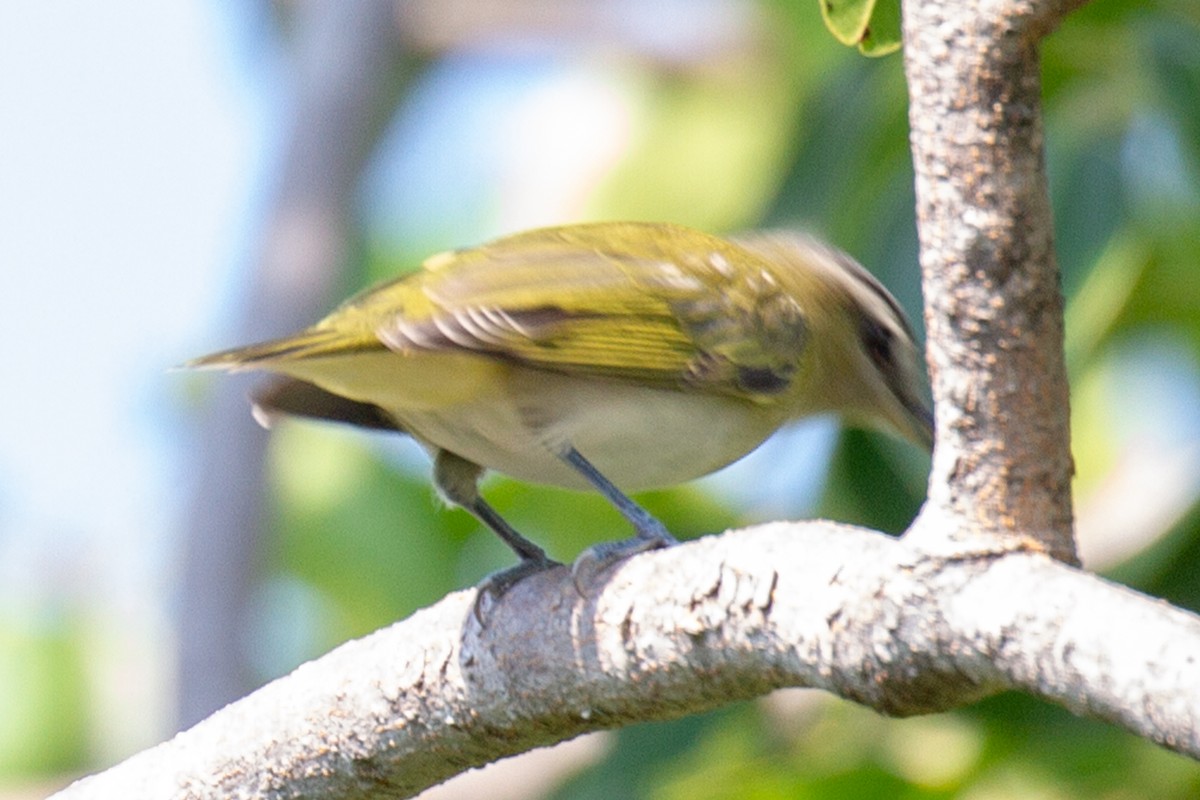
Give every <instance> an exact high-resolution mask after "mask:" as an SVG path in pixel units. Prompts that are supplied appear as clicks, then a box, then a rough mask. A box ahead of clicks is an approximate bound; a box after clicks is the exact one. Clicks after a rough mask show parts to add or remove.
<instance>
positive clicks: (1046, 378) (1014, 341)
mask: <svg viewBox="0 0 1200 800" xmlns="http://www.w3.org/2000/svg"><path fill="white" fill-rule="evenodd" d="M1078 5H1082V0H1069V1H1068V2H1063V1H1062V0H1060V1H1059V2H1033V1H1032V0H990V1H989V2H982V3H960V2H953V0H947V1H945V2H940V1H939V2H926V1H925V0H922V2H910V3H904V4H903V25H904V42H905V60H904V63H905V74H906V77H907V80H908V92H909V125H910V128H911V144H912V152H913V165H914V168H915V170H916V189H917V221H918V233H919V234H920V242H921V272H922V286H923V289H924V293H925V298H926V303H925V324H926V333H927V338H928V351H927V360H928V364H929V372H930V379H931V381H932V384H933V396H934V398H935V413H936V417H937V425H936V427H937V442H938V444H937V447H936V449H935V452H934V458H933V469H932V472H931V474H930V479H929V502H928V504H927V505H926V507H925V509H924V511H923V513H922V519H921V520H920V521H919V522H918V524H917V525H916V526H914V529H913V532H912V533H913V535H914V536H920V537H923V538H929V539H933V540H940V541H939V544H938V546H939V547H944V546H945V544H946V542H945V540H946V539H947V537H949V539H950V540H951V541H953V542H956V543H958V544H959V545H961V546H963V547H964V549H978V548H980V547H989V546H991V547H1000V548H1006V547H1013V546H1029V547H1032V548H1034V549H1041V550H1044V551H1046V552H1049V553H1050V554H1052V555H1053V556H1054V557H1056V558H1059V559H1061V560H1064V561H1067V562H1071V563H1075V562H1076V556H1075V543H1074V538H1073V535H1072V512H1071V476H1072V472H1073V466H1072V462H1071V453H1070V412H1069V400H1068V387H1067V375H1066V366H1065V359H1064V355H1063V300H1062V292H1061V290H1060V288H1059V273H1058V267H1057V264H1056V262H1055V258H1054V228H1053V217H1052V215H1051V213H1050V201H1049V196H1048V193H1047V188H1046V177H1045V175H1046V174H1045V165H1044V151H1043V133H1042V111H1041V108H1042V107H1041V59H1040V57H1039V52H1038V46H1039V44H1040V40H1041V38H1042V37H1043V36H1045V35H1046V34H1047V33H1048V32H1049V31H1050V30H1051V29H1052V28H1053V27H1054V26H1055V25H1056V24H1057V22H1058V20H1059V19H1060V18H1061V17H1062V16H1063V15H1064V14H1065V13H1067V11H1069V10H1070V9H1071V8H1073V7H1075V6H1078ZM988 540H990V543H989V541H988Z"/></svg>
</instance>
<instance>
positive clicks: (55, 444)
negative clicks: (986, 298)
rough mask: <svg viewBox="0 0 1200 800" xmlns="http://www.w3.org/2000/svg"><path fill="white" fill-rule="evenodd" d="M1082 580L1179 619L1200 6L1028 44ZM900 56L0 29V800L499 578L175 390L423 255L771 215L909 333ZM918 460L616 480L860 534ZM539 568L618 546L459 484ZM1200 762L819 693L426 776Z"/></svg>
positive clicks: (980, 782)
mask: <svg viewBox="0 0 1200 800" xmlns="http://www.w3.org/2000/svg"><path fill="white" fill-rule="evenodd" d="M1044 60H1045V75H1046V82H1045V88H1046V122H1047V133H1048V165H1049V169H1050V175H1051V188H1052V192H1053V199H1054V209H1055V214H1056V225H1057V232H1058V245H1059V260H1060V264H1061V267H1062V270H1063V286H1064V291H1065V292H1066V294H1067V297H1068V309H1067V336H1068V342H1067V347H1068V358H1069V365H1070V369H1071V377H1072V388H1073V396H1072V411H1073V428H1074V441H1073V448H1074V453H1075V457H1076V462H1077V467H1078V479H1077V482H1076V498H1077V510H1078V514H1079V534H1080V538H1081V545H1082V549H1083V556H1084V560H1085V563H1087V565H1088V566H1090V567H1092V568H1094V569H1097V570H1100V571H1102V572H1103V573H1105V574H1107V575H1109V576H1111V577H1113V578H1115V579H1116V580H1119V581H1122V582H1126V583H1129V584H1131V585H1133V586H1134V587H1136V588H1138V589H1140V590H1143V591H1146V592H1150V593H1152V594H1155V595H1159V596H1162V597H1165V598H1167V599H1168V600H1170V601H1171V602H1173V603H1177V604H1180V605H1182V606H1184V607H1187V608H1191V609H1200V568H1198V566H1197V565H1200V509H1198V505H1197V498H1198V497H1200V278H1198V276H1200V272H1198V271H1197V267H1198V262H1200V113H1197V98H1200V7H1198V6H1197V5H1196V4H1195V3H1194V2H1192V0H1157V2H1155V1H1152V2H1141V1H1140V0H1139V1H1138V2H1134V0H1103V2H1095V3H1092V4H1091V5H1089V6H1088V7H1086V8H1085V9H1083V10H1082V11H1081V12H1079V13H1077V14H1075V15H1073V16H1072V17H1071V18H1070V19H1069V20H1068V21H1067V23H1066V24H1065V25H1064V26H1063V27H1062V29H1061V30H1060V31H1059V32H1057V33H1056V34H1054V36H1053V37H1052V38H1051V39H1050V40H1049V42H1048V45H1047V47H1046V52H1045V59H1044ZM905 115H906V102H905V89H904V83H903V75H902V65H901V60H900V56H899V54H894V55H891V56H887V57H883V58H879V59H868V58H865V57H864V56H862V55H861V54H859V53H858V52H857V51H855V50H854V49H850V48H846V47H843V46H842V45H840V44H838V43H837V42H836V41H835V40H834V38H833V37H832V36H831V35H830V34H829V33H828V32H827V31H826V29H825V28H824V27H823V25H822V22H821V19H820V14H819V5H818V3H817V2H816V1H815V0H660V2H656V3H641V2H636V0H610V2H607V3H593V2H588V0H496V1H495V2H491V3H487V4H479V3H472V2H468V0H409V1H407V2H398V1H397V2H380V1H379V0H360V1H359V2H336V1H335V0H296V1H295V2H276V3H268V2H198V1H197V0H178V1H177V2H174V3H151V2H136V1H135V0H110V2H108V3H105V4H102V5H94V4H83V3H64V2H54V1H53V0H51V1H49V2H47V1H46V0H9V2H6V3H4V4H3V5H0V312H2V313H0V333H2V335H0V347H2V348H3V350H2V352H3V363H4V365H5V366H6V372H7V376H8V377H7V379H6V381H5V385H7V386H8V389H7V390H5V391H4V393H3V398H2V399H0V798H4V800H12V799H13V798H25V797H39V796H43V795H44V794H46V793H48V792H49V791H51V790H53V789H54V788H56V787H58V786H59V785H61V784H62V783H63V782H65V781H67V780H69V779H70V778H72V777H74V776H77V775H79V774H81V773H83V772H87V771H93V770H95V769H98V768H101V767H103V766H107V765H109V764H111V763H114V762H115V761H117V760H120V759H121V758H123V757H125V756H127V755H129V754H131V753H133V752H135V751H137V750H140V749H142V748H144V747H147V746H149V745H152V744H154V743H156V742H158V741H160V740H162V739H164V738H166V737H168V736H170V735H171V734H172V733H173V732H174V731H176V730H178V729H179V728H180V727H186V726H188V725H190V724H192V723H194V722H195V721H197V720H198V719H200V718H202V717H203V716H205V715H206V714H208V713H210V712H211V711H212V710H214V709H215V708H217V707H219V706H221V705H223V704H224V703H226V702H228V701H230V700H232V699H234V698H236V697H238V696H241V695H242V694H244V693H246V692H247V691H249V690H251V689H253V688H254V687H256V686H259V685H261V684H262V683H264V682H266V681H268V680H270V679H272V678H274V677H277V676H279V675H281V674H284V673H286V672H288V671H289V670H290V669H292V668H293V667H295V666H296V665H297V664H299V663H300V662H302V661H304V660H306V659H309V658H312V657H315V656H317V655H319V654H321V653H322V652H325V651H326V650H328V649H329V648H331V647H333V646H335V645H336V644H338V643H339V642H342V641H345V640H346V639H348V638H352V637H356V636H361V635H363V634H366V633H368V632H370V631H372V630H374V629H376V628H378V627H380V626H383V625H386V624H388V623H390V622H392V621H394V620H397V619H400V618H402V617H404V616H406V615H408V614H409V613H411V612H412V611H413V610H415V609H417V608H420V607H422V606H425V605H428V604H430V603H433V602H435V601H436V600H437V599H438V598H440V597H441V596H443V595H444V594H445V593H447V592H449V591H451V590H454V589H457V588H462V587H466V586H469V585H472V584H474V583H475V582H477V581H478V580H479V579H480V578H481V577H482V576H483V575H484V574H486V573H487V572H489V571H491V570H494V569H497V568H500V567H503V566H505V565H507V564H509V563H510V562H511V560H512V557H511V554H509V553H508V552H507V551H506V549H505V548H504V547H503V545H501V544H500V543H499V542H498V541H497V540H496V539H495V537H493V536H492V535H490V534H489V533H487V532H485V531H481V530H480V528H479V526H478V525H477V524H476V523H475V522H474V521H473V519H472V518H471V517H469V516H468V515H467V514H465V513H463V512H460V511H443V510H441V509H439V508H438V505H437V503H436V502H435V501H434V499H433V493H432V491H431V489H430V487H429V482H428V465H427V463H426V461H425V459H424V456H423V455H422V454H421V453H420V452H419V451H418V450H417V449H416V448H415V447H414V446H412V445H411V443H406V442H404V441H400V440H399V439H398V438H395V439H390V438H387V437H368V436H364V435H359V434H356V433H354V432H352V431H349V430H344V429H341V428H337V427H332V426H322V425H315V424H284V425H282V426H280V427H278V428H277V429H276V430H275V431H273V432H272V433H271V435H270V436H268V435H267V434H266V433H265V432H264V431H261V430H260V429H258V428H257V426H255V425H254V423H253V422H252V421H251V419H250V416H249V410H248V407H247V403H246V400H245V395H246V391H247V387H248V386H249V385H250V384H249V383H248V382H247V381H244V380H239V379H236V378H222V377H215V376H209V375H200V376H197V375H191V374H185V373H181V372H172V371H171V368H172V367H173V366H174V365H177V364H179V363H180V362H182V361H184V360H186V359H187V358H190V357H193V356H196V355H199V354H202V353H204V352H207V351H209V350H213V349H217V348H221V347H226V346H230V345H234V344H240V343H244V342H246V341H248V340H251V339H258V338H264V337H267V336H272V335H279V334H284V333H289V332H291V331H293V330H295V329H297V328H299V327H302V326H304V325H306V324H308V323H310V322H312V321H314V320H315V319H316V318H318V317H319V316H320V315H321V314H322V313H323V312H325V311H327V310H328V309H330V308H331V307H332V306H333V305H334V304H335V303H336V302H337V301H338V300H340V299H341V298H342V297H344V296H345V295H347V294H349V293H350V292H352V291H354V290H355V289H357V288H360V287H362V286H363V285H365V284H367V283H370V282H372V281H375V280H378V279H380V278H383V277H386V276H390V275H394V274H397V273H399V272H402V271H405V270H411V269H414V268H416V267H417V266H418V264H419V263H420V261H421V260H422V259H423V258H424V257H425V256H427V255H429V254H431V253H433V252H436V251H439V250H441V249H445V248H449V247H455V246H460V245H468V244H473V243H478V242H480V241H482V240H485V239H487V238H489V237H493V236H497V235H501V234H504V233H507V232H512V231H515V230H519V229H524V228H529V227H534V226H539V225H548V224H557V223H566V222H575V221H581V220H592V219H645V220H669V221H674V222H680V223H684V224H688V225H692V226H695V227H699V228H702V229H705V230H709V231H713V232H731V231H737V230H739V229H743V228H747V227H760V226H792V227H801V228H805V229H809V230H812V231H815V232H817V233H819V234H821V235H823V236H825V237H826V238H828V239H830V240H831V241H833V242H834V243H836V244H837V245H839V246H841V247H842V248H844V249H846V250H848V251H849V252H851V253H852V254H854V255H855V256H856V257H857V258H859V259H860V260H861V261H862V262H863V263H864V264H866V265H867V266H868V267H869V268H870V269H871V270H872V271H874V272H875V273H876V274H877V275H879V276H880V278H881V279H882V280H883V281H884V282H885V283H886V284H888V285H889V286H890V287H891V288H892V289H893V290H894V291H895V293H896V294H897V296H898V297H899V298H900V300H901V302H902V303H903V304H904V305H906V306H907V307H908V308H909V310H910V313H911V314H912V315H913V316H914V319H915V320H916V321H917V323H918V325H919V318H920V311H919V309H920V294H919V286H918V275H917V265H916V254H917V246H916V233H915V223H914V219H913V197H912V172H911V165H910V163H909V155H908V151H907V138H906V137H907V121H906V116H905ZM927 467H928V462H927V459H926V458H925V457H924V456H923V455H922V454H920V453H917V452H915V451H914V450H913V449H912V448H910V447H909V446H907V445H905V444H902V443H899V442H894V441H891V440H887V439H884V438H881V437H877V436H875V435H872V434H865V433H860V432H854V431H842V430H841V429H840V428H839V427H838V426H837V424H836V422H835V421H832V420H817V421H813V422H810V423H805V424H802V425H798V426H796V427H795V428H793V429H791V430H788V431H786V432H785V433H783V434H781V435H779V436H777V437H776V438H775V439H773V440H771V441H770V442H769V443H767V444H766V445H765V446H764V447H763V448H762V449H760V450H759V451H758V452H756V453H755V454H752V455H751V456H750V457H748V458H747V459H745V460H744V461H743V462H741V463H739V464H737V465H735V466H733V467H731V468H730V469H728V470H726V471H724V472H722V473H720V474H718V475H716V476H713V477H711V478H708V479H705V480H703V481H700V482H697V483H695V484H692V485H689V486H684V487H681V488H677V489H673V490H671V491H664V492H657V493H651V494H649V495H645V496H642V497H641V499H642V500H643V501H644V502H645V504H646V505H647V506H648V507H649V508H650V509H651V510H652V511H654V512H655V513H656V514H658V515H659V516H660V518H661V519H663V520H664V521H665V522H666V523H667V525H668V526H669V527H670V528H671V529H672V530H673V531H675V532H676V533H677V534H680V535H682V536H685V537H690V536H697V535H701V534H704V533H710V532H715V531H719V530H722V529H724V528H726V527H729V526H734V525H743V524H749V523H752V522H754V521H758V520H765V519H773V518H779V517H808V516H817V515H821V516H828V517H833V518H835V519H840V520H846V521H850V522H857V523H863V524H867V525H871V526H874V527H878V528H881V529H883V530H886V531H892V532H899V531H901V530H903V529H904V527H905V526H906V524H907V523H908V521H909V520H910V519H911V517H912V515H913V514H914V512H915V510H916V509H917V507H918V506H919V504H920V502H921V499H922V495H923V491H924V481H925V470H926V469H927ZM485 492H486V494H487V496H488V497H489V499H490V500H491V501H492V502H493V504H494V505H495V506H497V508H498V509H499V510H500V511H501V513H503V514H504V515H505V516H506V517H508V518H509V519H510V520H511V521H512V522H513V523H514V524H515V525H516V526H517V527H518V528H519V529H521V530H523V531H526V532H528V533H529V534H530V535H532V536H533V537H534V538H535V539H537V540H538V541H539V542H541V543H543V544H545V545H547V547H548V549H549V550H550V551H551V553H552V554H553V555H555V556H556V557H558V558H560V559H568V560H569V559H570V558H572V557H573V556H574V554H575V553H576V552H578V550H580V549H581V548H583V547H585V546H586V545H588V544H591V543H593V542H595V541H597V540H599V539H602V538H611V537H613V536H615V535H623V528H622V522H621V521H620V520H619V518H617V517H616V516H615V514H614V512H612V511H611V510H610V509H609V508H608V507H607V505H606V504H605V503H604V502H603V501H601V500H599V499H598V498H594V497H588V496H581V495H576V494H573V493H569V492H563V491H557V490H552V489H546V488H543V487H534V486H526V485H521V484H517V483H514V482H510V481H507V480H505V479H503V478H494V479H492V480H490V481H489V483H488V484H487V485H486V486H485ZM1198 793H1200V767H1198V766H1197V765H1195V764H1194V763H1192V762H1190V761H1187V760H1185V759H1183V758H1180V757H1177V756H1174V755H1171V754H1169V753H1166V752H1164V751H1162V750H1160V749H1158V748H1156V747H1154V746H1152V745H1148V744H1146V743H1143V742H1141V741H1139V740H1137V739H1135V738H1133V737H1131V736H1128V735H1126V734H1123V733H1120V732H1118V731H1115V730H1113V729H1112V728H1110V727H1108V726H1106V725H1102V724H1100V723H1095V722H1090V721H1084V720H1079V719H1076V718H1074V717H1072V716H1071V715H1070V714H1068V713H1067V712H1065V711H1063V710H1061V709H1059V708H1057V707H1055V706H1051V705H1048V704H1045V703H1042V702H1040V701H1037V700H1033V699H1030V698H1028V697H1022V696H1015V695H1005V696H1001V697H997V698H994V699H991V700H988V701H986V702H984V703H981V704H979V705H977V706H974V707H972V708H969V709H965V710H963V711H961V712H959V713H955V714H947V715H940V716H935V717H928V718H920V719H913V720H886V719H882V718H880V717H878V716H877V715H875V714H874V713H872V712H870V711H866V710H863V709H861V708H858V707H855V706H853V705H851V704H849V703H846V702H842V701H839V700H836V699H833V698H830V697H827V696H825V695H821V694H819V693H815V692H805V691H789V692H781V693H777V694H775V695H772V696H771V697H768V698H765V699H763V700H761V701H759V702H754V703H746V704H741V705H737V706H734V707H731V708H727V709H723V710H720V711H717V712H714V713H711V714H708V715H703V716H698V717H690V718H687V719H684V720H679V721H677V722H672V723H664V724H656V725H645V726H635V727H633V728H629V729H626V730H622V731H619V732H613V733H607V734H601V735H595V736H589V737H583V738H581V739H579V740H576V741H574V742H571V743H568V744H567V745H564V746H561V747H558V748H552V749H549V750H545V751H539V752H537V753H533V754H530V755H529V756H527V757H523V758H518V759H511V760H509V761H506V762H503V763H502V764H500V765H498V766H497V767H494V768H489V770H485V771H482V772H479V773H474V774H472V775H469V776H466V777H465V778H464V779H462V780H460V781H458V782H456V783H454V782H452V783H451V784H448V785H447V786H446V787H442V788H440V789H438V790H435V791H434V792H431V793H430V795H429V796H430V797H439V798H443V800H445V798H453V797H477V796H487V797H492V798H508V797H512V798H534V797H537V798H563V800H566V799H568V798H600V797H604V798H614V797H631V798H640V797H655V798H685V797H686V798H722V797H734V796H736V797H746V798H763V799H764V800H765V799H767V798H797V797H805V798H827V797H828V798H843V797H861V798H873V797H880V798H885V797H886V798H893V797H902V798H925V797H931V798H933V797H937V798H942V797H962V798H970V799H971V800H991V799H992V798H1077V797H1078V798H1126V797H1128V798H1135V797H1148V796H1152V797H1158V798H1185V797H1188V798H1190V797H1195V796H1197V794H1198Z"/></svg>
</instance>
